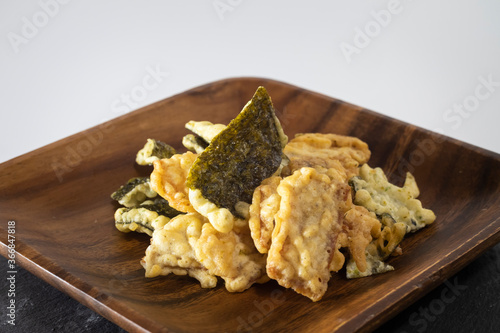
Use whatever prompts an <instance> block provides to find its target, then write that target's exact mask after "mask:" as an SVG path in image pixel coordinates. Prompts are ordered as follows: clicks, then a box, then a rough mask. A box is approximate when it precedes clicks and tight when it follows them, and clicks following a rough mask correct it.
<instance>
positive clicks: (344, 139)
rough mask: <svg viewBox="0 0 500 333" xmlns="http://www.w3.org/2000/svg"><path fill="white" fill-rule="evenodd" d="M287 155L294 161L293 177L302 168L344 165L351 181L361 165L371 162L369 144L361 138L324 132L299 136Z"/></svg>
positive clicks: (286, 152)
mask: <svg viewBox="0 0 500 333" xmlns="http://www.w3.org/2000/svg"><path fill="white" fill-rule="evenodd" d="M283 152H284V153H285V154H286V155H287V156H288V158H289V159H290V164H289V165H288V170H287V171H288V173H289V174H291V173H293V172H294V171H295V170H298V169H300V168H301V167H316V166H320V167H324V168H327V169H328V168H332V167H335V168H336V166H335V164H337V163H339V162H340V164H342V166H343V167H344V168H345V169H346V170H347V176H348V177H349V178H350V177H352V176H355V175H357V174H358V166H360V165H361V164H363V163H366V162H368V159H369V158H370V154H371V153H370V150H369V149H368V145H367V144H366V143H365V142H363V141H361V140H360V139H358V138H355V137H350V136H344V135H338V134H321V133H307V134H299V135H297V136H296V137H295V138H294V139H293V140H290V142H288V144H287V145H286V147H285V149H284V150H283Z"/></svg>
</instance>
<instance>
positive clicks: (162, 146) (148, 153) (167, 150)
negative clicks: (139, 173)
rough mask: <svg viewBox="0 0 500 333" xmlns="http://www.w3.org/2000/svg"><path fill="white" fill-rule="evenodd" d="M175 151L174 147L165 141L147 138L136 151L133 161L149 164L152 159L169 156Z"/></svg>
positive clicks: (151, 162)
mask: <svg viewBox="0 0 500 333" xmlns="http://www.w3.org/2000/svg"><path fill="white" fill-rule="evenodd" d="M175 153H176V151H175V149H174V147H172V146H170V145H168V144H166V143H165V142H162V141H158V140H155V139H148V140H147V142H146V144H145V145H144V148H142V149H141V150H139V152H137V156H136V158H135V161H136V163H137V164H139V165H151V164H153V162H154V161H157V160H161V159H163V158H169V157H171V156H172V155H174V154H175Z"/></svg>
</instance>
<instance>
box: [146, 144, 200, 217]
mask: <svg viewBox="0 0 500 333" xmlns="http://www.w3.org/2000/svg"><path fill="white" fill-rule="evenodd" d="M196 158H197V155H196V154H193V153H192V152H187V153H184V154H176V155H174V156H172V157H171V158H165V159H162V160H157V161H154V162H153V165H154V170H153V172H152V173H151V187H152V188H153V190H155V191H156V192H157V193H158V194H159V195H161V196H162V197H163V198H165V199H166V200H167V201H168V202H169V204H170V206H171V207H173V208H175V209H177V210H178V211H181V212H184V213H193V212H195V210H194V208H193V206H192V205H191V203H190V202H189V197H188V187H187V185H186V179H187V175H188V173H189V169H190V168H191V165H193V163H194V161H195V160H196Z"/></svg>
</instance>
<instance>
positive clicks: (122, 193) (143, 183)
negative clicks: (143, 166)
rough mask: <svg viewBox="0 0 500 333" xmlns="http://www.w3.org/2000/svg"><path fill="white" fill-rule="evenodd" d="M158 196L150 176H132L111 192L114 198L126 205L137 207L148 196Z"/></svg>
mask: <svg viewBox="0 0 500 333" xmlns="http://www.w3.org/2000/svg"><path fill="white" fill-rule="evenodd" d="M156 196H157V193H156V192H155V191H154V190H153V189H152V188H151V183H150V180H149V177H135V178H131V179H129V181H128V182H127V183H126V184H125V185H122V186H120V188H119V189H118V190H116V191H115V192H113V194H111V198H112V199H113V200H116V201H118V203H120V204H121V205H123V206H125V207H137V206H139V205H140V204H141V203H142V202H143V201H145V200H147V199H148V198H154V197H156Z"/></svg>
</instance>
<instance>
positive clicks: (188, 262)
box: [141, 213, 217, 288]
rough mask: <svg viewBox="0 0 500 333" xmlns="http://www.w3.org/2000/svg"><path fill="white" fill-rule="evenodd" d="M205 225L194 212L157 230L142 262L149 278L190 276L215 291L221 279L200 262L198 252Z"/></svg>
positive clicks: (201, 218) (204, 286)
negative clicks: (170, 275)
mask: <svg viewBox="0 0 500 333" xmlns="http://www.w3.org/2000/svg"><path fill="white" fill-rule="evenodd" d="M204 223H205V221H204V218H203V217H202V216H200V215H199V214H197V213H192V214H186V215H178V216H177V217H175V218H173V219H172V220H170V222H169V223H167V224H165V225H164V226H163V228H161V229H158V230H155V231H154V233H153V237H152V238H151V245H149V247H148V248H147V249H146V255H145V257H144V258H143V259H142V260H141V264H142V266H143V267H144V269H145V270H146V277H156V276H159V275H168V274H170V273H173V274H175V275H186V274H188V275H189V276H191V277H193V278H195V279H197V280H198V281H199V282H200V284H201V287H202V288H214V287H215V286H216V285H217V278H216V277H215V275H213V274H211V273H210V272H209V271H208V270H207V269H206V268H205V267H204V266H203V265H202V264H201V263H200V261H199V260H198V259H197V257H196V254H195V251H194V247H195V246H196V243H197V242H198V240H199V238H200V236H201V231H202V227H203V224H204Z"/></svg>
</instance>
